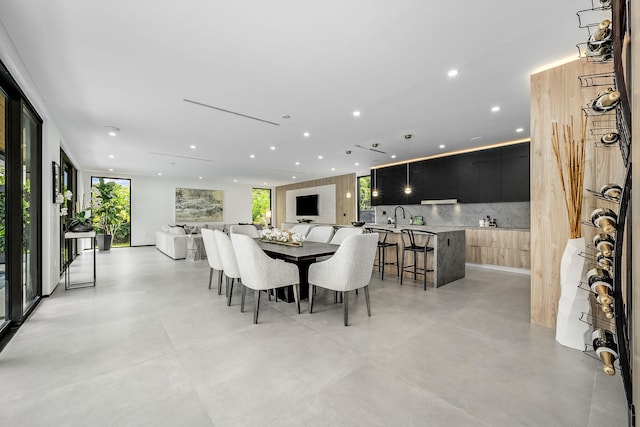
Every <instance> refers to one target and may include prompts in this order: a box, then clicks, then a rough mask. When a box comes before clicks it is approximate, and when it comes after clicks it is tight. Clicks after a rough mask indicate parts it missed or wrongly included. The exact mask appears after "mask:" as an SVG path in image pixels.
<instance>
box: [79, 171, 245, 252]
mask: <svg viewBox="0 0 640 427" xmlns="http://www.w3.org/2000/svg"><path fill="white" fill-rule="evenodd" d="M91 176H105V177H109V178H127V179H131V245H132V246H143V245H155V232H156V230H159V229H160V227H162V226H163V225H168V224H175V223H176V221H175V194H176V187H182V188H197V189H204V190H222V191H223V196H222V198H223V203H224V208H223V209H224V211H223V221H222V222H220V224H233V223H238V222H251V188H252V187H251V186H249V185H243V184H233V183H211V182H203V181H199V180H196V181H189V180H177V181H176V180H172V179H170V178H166V177H160V176H152V177H147V176H136V175H118V174H114V173H113V172H104V171H84V172H83V181H84V185H85V188H89V185H90V180H91Z"/></svg>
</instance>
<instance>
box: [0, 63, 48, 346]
mask: <svg viewBox="0 0 640 427" xmlns="http://www.w3.org/2000/svg"><path fill="white" fill-rule="evenodd" d="M41 183H42V120H41V119H40V117H38V115H37V113H36V111H35V109H34V108H33V106H32V105H31V104H30V103H29V101H28V100H27V99H26V97H25V96H24V93H23V92H22V91H21V90H20V88H19V87H18V85H17V83H16V82H15V80H14V79H13V78H12V77H11V75H10V74H9V72H8V71H7V69H6V68H5V67H4V64H2V63H1V62H0V337H2V336H4V334H6V333H7V332H8V330H9V327H8V326H10V325H19V324H21V323H22V322H23V321H24V320H25V319H26V317H27V316H28V315H29V313H30V312H31V311H32V310H33V308H34V307H35V305H36V304H37V302H38V301H39V299H40V297H41V296H42V275H41V271H42V224H41V212H42V184H41Z"/></svg>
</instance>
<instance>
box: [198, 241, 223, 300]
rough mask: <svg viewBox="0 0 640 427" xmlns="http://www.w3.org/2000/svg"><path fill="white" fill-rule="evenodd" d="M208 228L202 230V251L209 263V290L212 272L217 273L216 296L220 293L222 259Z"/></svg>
mask: <svg viewBox="0 0 640 427" xmlns="http://www.w3.org/2000/svg"><path fill="white" fill-rule="evenodd" d="M213 231H214V230H209V229H208V228H203V229H202V230H201V233H202V243H203V244H204V250H205V252H206V253H207V260H208V261H209V289H211V280H212V279H213V273H214V271H215V272H217V273H218V295H220V294H221V293H222V271H223V266H222V259H221V258H220V252H219V251H218V244H217V243H216V236H215V234H214V232H213Z"/></svg>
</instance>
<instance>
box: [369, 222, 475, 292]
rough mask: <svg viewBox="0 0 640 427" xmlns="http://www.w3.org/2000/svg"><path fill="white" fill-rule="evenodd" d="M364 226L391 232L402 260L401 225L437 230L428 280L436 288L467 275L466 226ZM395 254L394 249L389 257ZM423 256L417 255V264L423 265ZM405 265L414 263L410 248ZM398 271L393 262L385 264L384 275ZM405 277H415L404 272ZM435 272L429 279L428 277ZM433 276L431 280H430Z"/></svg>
mask: <svg viewBox="0 0 640 427" xmlns="http://www.w3.org/2000/svg"><path fill="white" fill-rule="evenodd" d="M364 226H365V227H372V228H381V229H385V230H388V231H389V235H388V237H387V242H390V243H394V242H397V243H398V248H399V252H400V255H399V256H400V260H399V262H400V261H401V260H402V238H401V236H400V230H401V229H402V228H411V229H414V230H423V231H429V232H432V233H435V241H432V242H430V245H431V246H433V248H434V250H433V252H432V253H431V254H429V255H428V256H427V268H429V269H433V273H427V282H430V283H433V286H434V287H436V288H437V287H438V286H442V285H446V284H447V283H450V282H453V281H454V280H458V279H462V278H463V277H464V276H465V263H466V239H465V230H464V229H463V228H454V227H439V226H428V225H407V226H399V227H398V228H393V225H386V224H365V225H364ZM432 240H434V239H432ZM416 243H422V242H416ZM392 256H393V255H392V254H391V251H389V253H388V254H387V260H390V257H392ZM421 259H422V257H418V266H419V267H422V265H421V262H422V261H421ZM405 264H406V265H412V264H413V253H412V252H409V251H407V252H406V253H405ZM387 273H388V274H395V273H396V269H395V266H394V265H386V266H385V274H387ZM404 274H405V276H404V277H405V278H406V279H413V273H409V272H405V273H404ZM430 275H432V277H431V278H430V277H429V276H430ZM430 279H431V280H430Z"/></svg>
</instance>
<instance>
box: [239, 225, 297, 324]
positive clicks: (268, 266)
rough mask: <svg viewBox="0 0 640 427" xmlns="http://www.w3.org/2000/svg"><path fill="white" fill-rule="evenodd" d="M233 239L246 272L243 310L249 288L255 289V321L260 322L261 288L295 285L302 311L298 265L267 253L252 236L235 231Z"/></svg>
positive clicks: (243, 275)
mask: <svg viewBox="0 0 640 427" xmlns="http://www.w3.org/2000/svg"><path fill="white" fill-rule="evenodd" d="M231 242H232V243H233V250H234V252H235V254H236V259H237V261H238V268H239V269H240V275H241V276H242V284H243V285H244V286H243V287H242V300H241V303H240V311H241V312H242V311H244V300H245V295H246V289H247V288H249V289H253V291H254V299H253V323H255V324H257V323H258V311H259V310H260V291H269V290H272V289H277V288H282V287H284V286H290V285H293V295H294V299H295V302H296V307H297V309H298V314H300V298H299V295H300V289H299V288H300V275H299V273H298V267H296V265H295V264H290V263H287V262H284V261H282V260H276V259H273V258H270V257H269V256H267V254H265V253H264V251H263V250H262V249H260V246H258V244H257V243H256V242H255V241H254V240H253V239H252V238H250V237H249V236H245V235H242V234H232V235H231Z"/></svg>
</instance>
